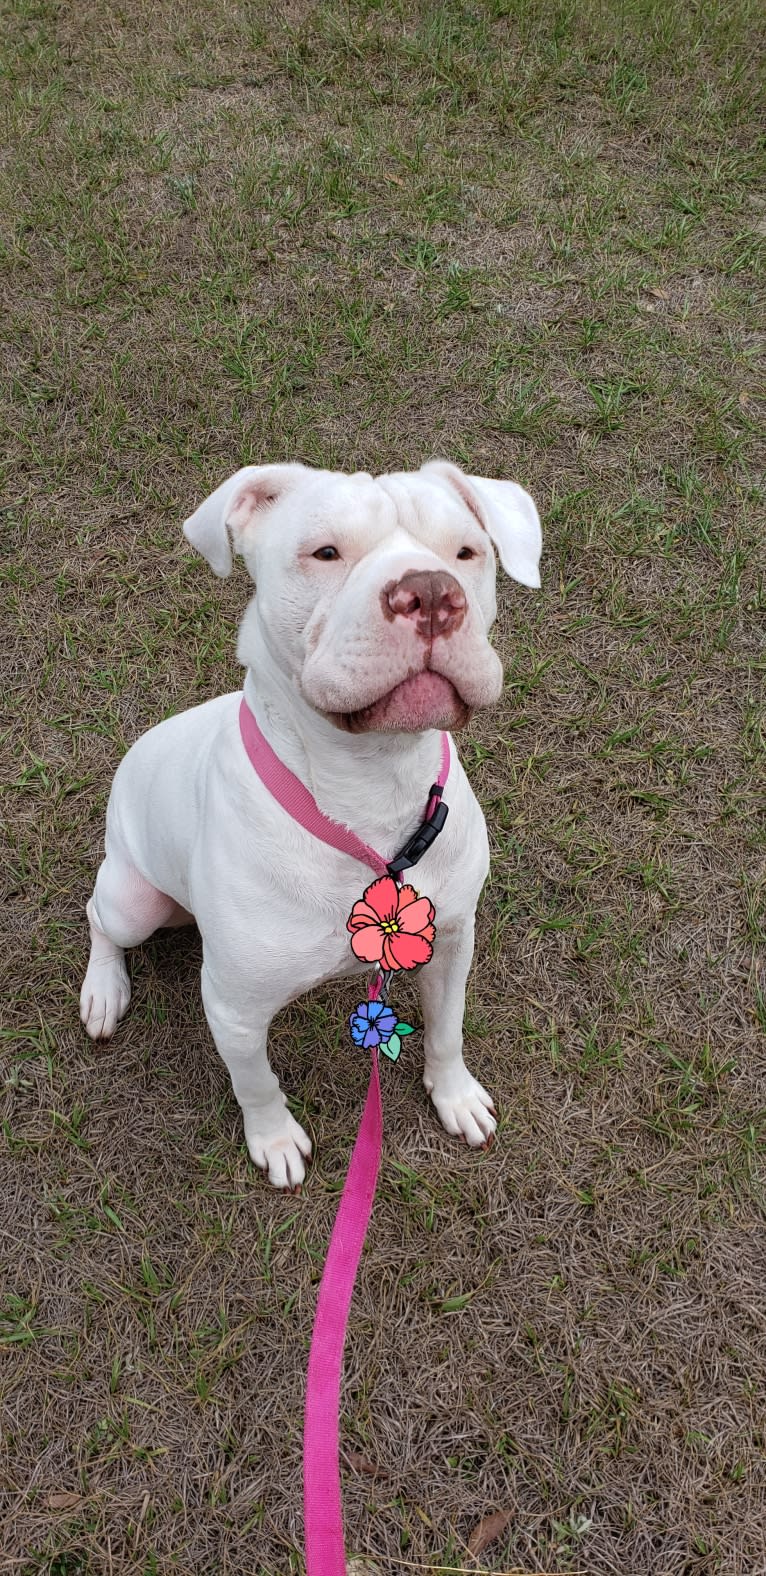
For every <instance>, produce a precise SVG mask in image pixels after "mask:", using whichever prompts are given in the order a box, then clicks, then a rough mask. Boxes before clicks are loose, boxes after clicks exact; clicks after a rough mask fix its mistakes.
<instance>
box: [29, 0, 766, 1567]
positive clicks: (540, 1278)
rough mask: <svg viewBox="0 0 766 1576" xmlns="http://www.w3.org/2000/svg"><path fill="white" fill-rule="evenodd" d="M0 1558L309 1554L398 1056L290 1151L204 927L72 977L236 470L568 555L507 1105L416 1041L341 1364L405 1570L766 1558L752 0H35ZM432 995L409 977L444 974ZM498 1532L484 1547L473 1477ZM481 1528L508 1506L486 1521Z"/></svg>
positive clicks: (306, 1062)
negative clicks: (271, 1167)
mask: <svg viewBox="0 0 766 1576" xmlns="http://www.w3.org/2000/svg"><path fill="white" fill-rule="evenodd" d="M4 20H5V32H6V77H5V85H6V88H7V90H8V91H7V93H6V116H7V133H8V134H7V137H6V139H5V142H6V149H7V151H6V154H5V157H4V161H3V166H2V170H0V213H2V217H3V237H4V239H3V244H2V261H3V286H2V289H3V297H2V303H3V316H4V330H5V354H4V367H5V371H6V373H8V374H9V376H10V387H9V390H8V397H7V401H6V405H5V411H4V414H5V421H6V429H7V437H8V442H7V445H6V454H7V458H6V463H5V466H4V473H3V497H2V507H3V512H2V516H1V517H0V518H1V519H2V525H3V530H4V535H5V541H6V554H5V557H4V559H3V581H4V591H5V593H6V596H7V604H8V609H9V614H10V616H9V618H8V622H7V624H6V626H5V628H6V636H5V651H4V654H5V655H6V658H7V666H6V677H5V699H6V713H7V721H6V724H5V730H6V731H5V752H4V759H5V766H6V768H7V770H6V780H7V784H8V791H7V793H6V795H5V803H6V814H7V836H8V855H7V860H6V864H5V873H6V882H5V899H4V905H3V915H4V919H5V927H6V930H5V938H4V939H5V945H4V960H5V964H6V968H7V972H8V985H7V990H6V993H5V995H6V1002H5V1009H4V1028H3V1031H2V1036H3V1037H2V1041H1V1042H0V1047H1V1048H2V1055H3V1064H2V1065H3V1085H4V1089H3V1100H4V1118H3V1135H4V1136H3V1139H2V1145H1V1146H0V1168H1V1170H2V1183H3V1195H2V1215H1V1216H0V1232H1V1233H2V1237H1V1241H2V1247H1V1249H0V1254H1V1257H2V1263H3V1266H4V1270H3V1279H2V1286H1V1288H0V1298H1V1299H2V1300H1V1301H0V1431H1V1434H2V1440H1V1444H0V1449H1V1450H2V1456H1V1458H0V1525H1V1527H2V1535H1V1537H0V1542H1V1543H2V1548H3V1550H4V1553H3V1554H0V1570H2V1571H6V1570H7V1571H8V1572H14V1573H16V1572H21V1573H23V1576H33V1573H35V1576H37V1573H45V1576H112V1573H114V1576H117V1573H119V1576H128V1573H131V1576H134V1573H135V1576H166V1573H170V1572H173V1571H176V1572H182V1573H191V1572H194V1573H195V1576H202V1573H205V1576H244V1573H245V1572H247V1573H248V1576H255V1573H260V1576H283V1573H286V1572H289V1571H299V1570H300V1569H301V1556H300V1548H301V1495H300V1446H301V1421H302V1402H303V1384H304V1370H305V1361H306V1353H307V1345H308V1339H309V1334H310V1328H311V1320H312V1311H313V1303H314V1295H315V1287H316V1284H317V1280H318V1277H319V1273H320V1268H321V1263H322V1257H323V1253H324V1249H325V1245H326V1242H327V1237H328V1232H329V1229H330V1224H331V1221H332V1218H333V1212H334V1209H335V1205H336V1200H337V1195H338V1188H339V1185H340V1181H341V1178H342V1175H343V1172H344V1168H345V1165H346V1160H347V1156H348V1153H349V1147H350V1144H351V1141H352V1136H353V1133H354V1130H355V1126H356V1122H357V1118H358V1114H359V1110H360V1104H361V1099H362V1093H363V1087H364V1081H365V1068H364V1066H363V1065H362V1064H361V1063H360V1062H359V1060H358V1059H357V1058H356V1057H355V1056H354V1055H352V1052H351V1050H350V1048H348V1047H346V1046H345V1045H343V1044H341V1045H340V1046H339V1045H338V1041H337V1036H338V1032H339V1031H338V1024H339V1023H340V1022H341V1019H342V1016H343V1014H344V1012H345V1011H346V1010H347V1006H348V998H347V992H346V991H345V990H343V989H338V990H336V991H332V992H328V993H327V995H326V997H325V998H324V1000H323V1001H322V1003H321V1005H320V1006H316V1005H315V1006H313V1007H309V1006H306V1005H303V1006H299V1007H296V1008H295V1009H294V1010H292V1011H290V1012H289V1013H286V1014H285V1015H284V1016H283V1017H282V1019H281V1020H280V1022H279V1023H278V1025H277V1028H276V1032H275V1035H274V1042H273V1043H274V1059H275V1064H276V1066H277V1068H278V1071H279V1073H280V1075H281V1076H282V1077H283V1079H284V1080H285V1082H286V1085H287V1087H288V1088H289V1089H291V1090H292V1091H293V1092H294V1094H295V1098H296V1112H297V1114H299V1115H300V1117H301V1120H303V1121H304V1122H306V1123H307V1124H308V1126H309V1127H310V1128H311V1129H312V1131H313V1133H314V1136H315V1137H316V1139H317V1140H318V1159H317V1162H316V1164H315V1165H314V1167H313V1169H312V1173H311V1177H310V1181H309V1184H308V1185H307V1187H306V1189H305V1192H304V1195H303V1196H302V1197H301V1198H300V1199H295V1198H283V1197H280V1196H277V1195H276V1194H274V1193H273V1192H271V1191H270V1190H269V1189H268V1188H267V1186H266V1185H265V1183H264V1182H263V1181H262V1179H261V1178H260V1177H259V1176H258V1175H256V1174H254V1172H253V1170H252V1168H251V1167H250V1165H249V1162H248V1160H247V1157H246V1154H245V1152H244V1148H243V1143H242V1134H241V1128H240V1122H239V1117H238V1113H237V1110H236V1108H235V1105H234V1102H233V1098H232V1096H231V1093H230V1090H229V1085H228V1079H227V1076H226V1074H225V1072H224V1070H223V1068H222V1067H221V1066H219V1065H218V1062H217V1060H216V1058H215V1055H214V1052H213V1049H212V1045H211V1043H210V1040H209V1037H208V1034H207V1030H206V1028H205V1024H204V1020H203V1016H202V1011H201V1007H200V1003H199V996H198V990H197V971H198V966H199V951H198V943H197V942H196V940H195V939H194V938H193V937H191V936H188V935H183V934H175V935H172V936H160V937H158V938H157V939H155V940H154V941H153V942H152V943H151V944H150V945H148V946H147V947H145V948H144V949H142V950H141V951H140V952H139V953H137V954H136V955H135V956H134V958H133V980H134V992H135V994H134V1002H133V1006H132V1010H131V1013H130V1016H129V1018H128V1020H127V1021H126V1023H125V1025H124V1026H123V1028H121V1030H120V1031H119V1033H118V1035H117V1036H116V1038H115V1039H114V1041H113V1042H112V1043H111V1044H110V1045H109V1046H108V1047H106V1048H104V1049H94V1048H93V1047H92V1046H91V1045H90V1044H89V1043H86V1041H85V1040H84V1038H83V1036H82V1034H81V1033H80V1031H79V1027H78V1024H77V1011H76V997H77V991H78V988H79V982H80V977H81V974H82V970H83V967H84V959H85V941H86V937H85V926H84V920H83V906H84V902H85V898H86V896H87V893H88V891H89V888H90V883H91V881H92V876H93V871H94V868H95V865H96V862H97V858H98V849H99V843H100V839H101V835H102V824H103V812H104V805H105V799H106V794H107V791H108V786H109V781H110V777H111V774H112V772H113V770H114V767H115V765H116V762H117V760H118V759H119V756H120V754H121V752H122V751H123V750H124V749H125V748H126V746H127V745H128V744H129V742H130V741H131V740H132V739H134V738H135V737H136V735H137V734H138V733H139V732H140V731H141V729H143V728H144V727H146V726H147V725H149V724H150V723H152V722H154V721H156V720H157V719H158V718H159V717H161V716H162V715H164V714H165V713H166V712H168V711H169V710H172V709H176V708H180V707H182V706H184V705H188V704H190V703H193V702H195V701H197V700H199V699H201V698H203V697H205V696H207V695H210V694H213V693H216V692H218V691H220V690H222V689H224V688H227V687H232V686H233V685H234V684H236V683H237V682H238V679H237V670H236V666H235V662H234V655H233V635H234V629H235V624H236V619H237V617H238V615H239V613H240V611H241V608H242V606H243V604H244V599H245V596H246V585H245V582H244V579H243V578H241V577H237V578H235V580H234V581H233V582H232V583H231V584H229V585H227V586H226V587H224V588H223V589H221V588H220V587H219V586H218V585H215V586H214V585H212V584H211V582H210V580H209V579H208V578H207V576H206V573H205V571H204V566H200V564H199V563H198V562H196V561H194V559H193V558H192V556H191V554H190V553H188V552H187V550H186V549H185V547H184V545H183V543H182V540H181V537H180V530H179V526H180V521H181V519H182V518H183V517H184V515H185V514H186V513H188V511H189V509H190V507H191V506H192V504H193V503H194V502H195V501H196V500H198V499H199V498H200V496H202V495H203V493H204V491H205V490H207V489H209V488H210V487H211V486H212V485H213V484H215V482H216V481H217V480H219V479H220V478H221V477H222V476H223V475H225V474H227V473H228V472H229V471H231V470H232V469H233V468H234V467H235V466H236V465H237V463H239V462H241V461H242V460H248V459H251V458H252V459H266V458H269V459H283V458H284V459H292V458H301V459H304V460H307V461H309V462H312V461H313V462H319V463H323V464H328V465H337V466H340V467H343V468H353V467H356V466H360V465H364V466H366V467H369V468H372V469H384V468H388V467H391V466H401V465H408V464H409V465H417V464H419V463H420V462H421V460H422V459H424V458H426V457H427V456H428V455H430V454H432V453H435V452H441V453H448V454H450V455H451V456H452V457H454V458H456V459H458V460H461V461H464V462H465V463H467V464H469V465H470V467H471V469H473V470H476V471H481V470H484V471H485V472H487V473H490V474H496V475H516V476H518V477H519V479H521V480H523V481H524V482H525V483H526V484H527V485H528V486H529V487H530V488H531V489H532V491H533V492H534V493H535V495H536V496H537V497H538V498H539V500H540V503H541V506H542V512H543V515H544V518H545V530H546V559H545V585H544V590H543V593H542V594H541V595H540V596H539V597H537V598H534V597H532V596H530V595H529V594H526V593H523V592H521V591H518V590H510V589H508V588H507V587H506V588H504V590H503V595H502V602H501V616H500V621H499V626H498V641H499V643H500V645H501V647H502V649H503V654H504V656H505V659H506V662H507V668H508V685H507V689H506V694H505V699H504V703H503V705H502V706H501V707H499V708H498V709H497V710H496V711H495V712H494V713H493V714H492V715H491V716H487V717H485V718H483V719H482V720H481V722H480V723H479V724H478V725H477V726H476V728H475V730H474V732H473V734H472V736H471V738H470V739H467V740H465V741H464V745H463V754H464V758H465V760H466V764H467V766H468V768H469V770H470V771H471V774H472V777H473V780H474V783H475V785H476V788H477V791H478V793H479V795H480V797H481V799H482V801H483V803H484V805H485V808H486V811H487V817H488V821H489V823H490V827H491V835H492V839H493V844H494V865H493V875H492V881H491V885H490V886H489V888H488V890H487V892H486V894H485V898H484V902H483V907H482V915H481V928H480V945H479V949H478V955H477V964H476V969H475V973H474V977H473V986H472V995H471V1001H470V1008H469V1015H468V1034H469V1040H470V1049H471V1057H472V1066H474V1067H475V1069H476V1071H477V1073H478V1075H479V1076H480V1077H481V1078H482V1079H483V1080H484V1081H486V1082H487V1083H488V1084H489V1085H490V1086H491V1087H492V1089H493V1090H494V1091H495V1092H496V1094H497V1096H498V1098H499V1104H500V1108H501V1111H502V1118H503V1120H502V1130H501V1133H500V1137H499V1141H498V1143H497V1144H496V1146H495V1147H494V1149H493V1150H492V1152H491V1153H490V1154H488V1155H474V1154H470V1153H467V1152H465V1151H462V1150H460V1149H458V1148H456V1147H455V1146H454V1145H453V1143H452V1142H451V1141H450V1140H449V1139H448V1138H447V1137H446V1136H445V1135H444V1134H442V1133H441V1131H440V1130H439V1128H438V1127H437V1126H436V1124H435V1120H434V1118H433V1116H432V1115H431V1113H430V1111H429V1109H428V1107H427V1104H426V1101H425V1098H424V1096H423V1093H422V1090H421V1087H420V1081H419V1080H420V1074H419V1068H418V1065H417V1063H418V1057H417V1051H416V1048H413V1049H412V1050H411V1051H410V1050H409V1047H408V1055H407V1057H406V1058H403V1062H404V1065H401V1064H400V1065H399V1066H398V1067H397V1068H396V1069H395V1070H390V1069H389V1070H388V1071H387V1074H386V1089H385V1107H386V1158H385V1162H384V1166H383V1174H382V1181H381V1186H380V1190H379V1195H378V1199H377V1203H376V1208H375V1213H374V1219H373V1224H372V1228H371V1232H370V1237H369V1242H368V1246H367V1249H366V1252H365V1255H364V1260H363V1265H362V1269H361V1274H360V1280H359V1285H358V1290H357V1294H356V1297H355V1301H354V1306H353V1311H352V1319H351V1327H350V1333H349V1342H348V1351H347V1361H346V1367H345V1381H344V1392H343V1440H344V1450H345V1453H346V1465H345V1469H344V1495H345V1510H346V1518H347V1527H348V1537H349V1547H350V1548H352V1549H357V1550H358V1551H359V1552H360V1553H364V1554H365V1555H366V1556H367V1557H368V1560H371V1561H372V1565H373V1568H374V1569H375V1571H376V1572H382V1573H384V1576H388V1573H394V1572H397V1571H400V1570H402V1571H404V1570H415V1569H421V1570H426V1571H430V1572H437V1571H443V1570H455V1569H456V1568H458V1567H461V1568H467V1569H476V1570H479V1569H484V1570H494V1571H498V1572H499V1571H507V1570H509V1569H510V1568H514V1569H516V1568H518V1569H519V1570H522V1571H529V1572H543V1571H551V1570H562V1571H568V1572H571V1571H575V1570H579V1571H583V1572H587V1573H588V1576H607V1573H613V1572H614V1573H619V1576H708V1573H711V1576H712V1573H714V1572H715V1573H719V1576H758V1573H763V1572H766V1531H765V1530H764V1529H765V1528H766V1492H765V1485H764V1476H765V1472H764V1434H763V1417H764V1405H765V1403H766V1385H765V1382H764V1381H765V1378H766V1359H765V1357H764V1313H765V1311H766V1308H765V1303H766V1298H765V1297H764V1283H765V1281H766V1264H765V1263H764V1257H765V1254H764V1233H763V1214H762V1195H761V1191H760V1184H761V1183H762V1167H763V1139H764V1119H763V1110H764V1070H765V1067H766V1061H765V1058H764V1041H763V1029H764V1024H765V1023H766V1006H765V1004H764V981H763V974H762V972H759V971H760V970H761V968H762V960H763V943H764V925H765V923H766V922H765V920H764V892H765V890H766V877H765V872H764V852H763V850H764V836H763V819H762V809H763V803H762V782H763V777H762V773H763V763H764V753H765V742H764V740H765V735H764V725H763V712H762V709H761V708H762V698H763V697H762V682H763V669H764V647H763V622H762V620H763V610H764V581H765V569H766V564H765V560H764V552H763V538H762V530H763V526H762V519H761V518H759V516H758V513H757V508H758V501H759V486H760V484H761V482H762V477H763V469H762V467H763V455H762V451H759V449H758V446H757V439H758V427H759V421H760V420H761V419H762V415H763V403H762V401H759V388H760V384H759V374H760V376H761V378H762V372H763V356H764V348H765V346H766V341H765V340H764V336H763V322H762V318H761V317H760V316H759V311H758V307H759V298H758V294H757V291H758V264H759V250H760V247H761V238H762V235H763V230H764V207H763V199H762V197H761V196H759V194H758V189H757V185H756V181H757V177H758V164H757V158H756V151H755V150H756V145H757V143H756V139H757V134H758V126H759V109H758V100H757V98H756V86H757V81H758V78H757V71H758V66H759V51H760V49H761V36H760V28H759V19H758V11H757V8H756V6H755V5H754V4H751V3H750V0H721V3H720V4H713V3H712V0H710V3H703V4H701V5H699V6H697V7H689V6H688V5H684V6H681V5H680V4H675V3H674V0H662V3H660V0H626V4H625V5H623V6H622V7H621V8H619V10H618V8H616V7H609V6H606V5H601V4H599V3H598V0H588V3H587V4H583V5H582V6H579V7H577V6H573V5H571V4H568V3H563V4H561V5H559V6H558V7H554V8H550V7H544V6H543V5H542V3H541V0H518V4H517V3H516V0H495V3H494V4H492V3H486V4H485V3H483V0H482V3H479V0H477V3H475V4H473V5H460V4H457V3H449V4H446V5H441V6H435V7H433V8H428V7H425V6H420V5H418V6H415V7H414V8H413V7H405V6H404V5H400V4H397V3H394V4H391V5H388V4H387V5H386V6H383V7H381V8H379V9H378V8H376V6H375V5H373V4H354V5H352V6H350V7H342V6H340V5H337V6H336V5H332V4H326V5H320V6H317V7H310V6H307V5H299V4H296V5H293V6H291V7H289V8H286V9H284V10H283V11H282V12H281V13H280V16H279V17H278V18H277V17H274V16H272V15H271V14H270V13H269V12H268V11H267V8H266V7H265V6H264V5H262V4H261V3H260V0H257V3H255V4H245V0H239V3H231V4H222V5H220V6H218V7H213V8H211V7H210V6H203V5H202V4H201V3H199V0H179V3H178V4H177V5H175V6H173V7H171V6H169V5H166V4H164V3H160V4H158V5H153V6H149V5H148V4H134V5H132V6H131V7H122V8H120V7H119V6H118V5H117V4H115V3H112V0H90V4H88V5H84V6H79V5H78V6H70V7H66V6H64V5H61V4H59V3H57V0H10V3H9V5H8V6H7V7H6V12H5V19H4ZM403 1005H404V1004H403ZM494 1511H508V1512H510V1513H511V1519H510V1521H509V1522H508V1525H507V1527H506V1529H505V1530H504V1531H503V1533H502V1534H501V1535H500V1536H498V1537H497V1539H496V1540H495V1541H494V1542H493V1543H491V1544H489V1545H488V1546H487V1547H486V1548H485V1550H484V1552H483V1553H482V1554H481V1555H479V1556H477V1557H476V1558H474V1557H473V1556H471V1555H470V1554H469V1553H468V1546H469V1540H470V1537H471V1534H472V1532H473V1531H475V1529H476V1527H477V1524H478V1523H479V1522H480V1521H481V1519H482V1518H483V1517H484V1516H485V1515H488V1514H490V1513H491V1512H494ZM478 1541H479V1542H480V1541H481V1538H480V1537H479V1538H478Z"/></svg>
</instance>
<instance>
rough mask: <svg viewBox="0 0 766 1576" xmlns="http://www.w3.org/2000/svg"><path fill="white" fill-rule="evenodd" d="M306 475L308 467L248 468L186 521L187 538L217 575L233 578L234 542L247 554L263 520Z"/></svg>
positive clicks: (255, 466)
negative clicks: (255, 529) (250, 537)
mask: <svg viewBox="0 0 766 1576" xmlns="http://www.w3.org/2000/svg"><path fill="white" fill-rule="evenodd" d="M305 474H306V466H305V465H245V466H244V467H243V469H242V470H241V471H237V472H236V473H235V475H234V476H230V477H229V480H228V481H227V482H223V483H222V484H221V486H220V487H216V490H215V492H214V493H211V494H210V497H209V498H206V499H205V502H204V503H201V504H200V506H199V509H195V511H194V514H190V515H189V518H188V520H185V521H184V536H185V537H186V539H187V541H189V542H191V544H192V547H196V549H197V552H198V553H201V554H202V557H203V558H206V559H207V561H208V563H209V565H210V568H211V569H212V570H213V573H214V574H216V575H220V576H221V577H224V576H225V575H230V574H231V567H232V556H231V549H232V543H233V544H234V550H235V552H241V551H243V548H244V546H245V541H246V537H247V535H248V534H249V532H250V530H251V529H252V527H253V526H254V525H256V524H257V522H258V519H259V517H260V516H262V515H265V514H266V513H267V512H268V510H269V509H271V508H273V506H274V504H275V503H277V502H278V501H279V499H280V498H282V497H284V495H285V493H286V492H289V491H290V490H291V489H292V488H293V487H295V486H296V485H297V483H298V481H299V480H300V479H301V477H303V476H305Z"/></svg>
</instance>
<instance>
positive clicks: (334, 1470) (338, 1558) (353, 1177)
mask: <svg viewBox="0 0 766 1576" xmlns="http://www.w3.org/2000/svg"><path fill="white" fill-rule="evenodd" d="M382 1146H383V1107H382V1103H381V1098H380V1068H379V1065H378V1052H377V1048H376V1049H375V1050H373V1051H372V1068H371V1071H370V1083H369V1088H368V1090H367V1099H366V1101H365V1106H364V1112H363V1114H362V1121H361V1124H360V1127H359V1132H358V1134H357V1139H356V1143H355V1144H354V1150H353V1153H352V1156H351V1160H350V1162H349V1168H348V1174H347V1176H346V1181H345V1185H344V1188H343V1194H342V1196H341V1201H340V1204H339V1206H338V1213H337V1215H336V1217H335V1225H334V1226H333V1230H332V1236H331V1238H330V1246H329V1248H328V1250H327V1258H326V1260H325V1266H324V1272H323V1275H322V1282H321V1285H320V1287H319V1296H318V1298H317V1308H316V1316H315V1319H314V1333H313V1336H312V1338H311V1352H310V1355H309V1367H308V1382H307V1386H306V1416H305V1423H304V1430H303V1503H304V1527H305V1539H306V1576H346V1555H345V1551H344V1547H343V1510H342V1505H341V1493H340V1376H341V1369H342V1366H343V1347H344V1343H345V1339H346V1324H347V1322H348V1311H349V1308H350V1306H351V1296H352V1293H353V1290H354V1282H355V1280H356V1272H357V1267H358V1264H359V1259H360V1256H361V1252H362V1248H363V1246H364V1239H365V1237H366V1235H367V1226H368V1223H369V1219H370V1214H371V1212H372V1201H373V1198H374V1196H375V1185H376V1182H377V1179H378V1168H379V1166H380V1156H381V1150H382Z"/></svg>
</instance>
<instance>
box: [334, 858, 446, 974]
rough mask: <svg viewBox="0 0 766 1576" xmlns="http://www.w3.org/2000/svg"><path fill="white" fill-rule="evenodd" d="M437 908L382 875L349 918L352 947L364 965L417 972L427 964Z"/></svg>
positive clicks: (357, 904)
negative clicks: (377, 964) (420, 966)
mask: <svg viewBox="0 0 766 1576" xmlns="http://www.w3.org/2000/svg"><path fill="white" fill-rule="evenodd" d="M433 919H434V907H433V904H432V903H431V901H430V900H429V898H427V897H418V894H417V892H416V891H415V888H414V887H411V886H402V887H400V886H397V884H396V882H395V881H394V878H393V876H380V877H379V878H378V880H377V881H373V882H372V884H371V885H370V886H368V888H367V890H366V892H365V894H364V897H361V898H359V899H358V901H357V902H356V903H355V904H354V907H353V908H352V910H351V913H350V915H349V918H348V929H349V930H350V931H351V946H352V948H353V950H354V952H355V953H356V956H357V957H358V958H362V959H363V960H364V962H365V963H380V964H381V965H382V967H383V968H384V969H386V970H389V969H390V970H398V969H416V968H417V967H418V965H419V964H420V963H428V961H429V959H430V957H431V954H432V952H433V947H432V946H431V942H432V941H433V939H434V935H435V931H434V925H433Z"/></svg>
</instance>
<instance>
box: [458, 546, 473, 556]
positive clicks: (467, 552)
mask: <svg viewBox="0 0 766 1576" xmlns="http://www.w3.org/2000/svg"><path fill="white" fill-rule="evenodd" d="M457 556H458V558H475V557H476V554H475V552H474V550H473V548H472V547H461V549H460V552H459V553H458V555H457Z"/></svg>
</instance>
